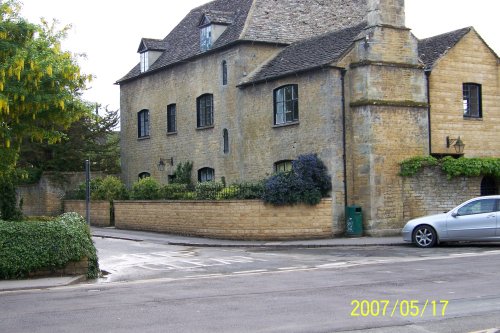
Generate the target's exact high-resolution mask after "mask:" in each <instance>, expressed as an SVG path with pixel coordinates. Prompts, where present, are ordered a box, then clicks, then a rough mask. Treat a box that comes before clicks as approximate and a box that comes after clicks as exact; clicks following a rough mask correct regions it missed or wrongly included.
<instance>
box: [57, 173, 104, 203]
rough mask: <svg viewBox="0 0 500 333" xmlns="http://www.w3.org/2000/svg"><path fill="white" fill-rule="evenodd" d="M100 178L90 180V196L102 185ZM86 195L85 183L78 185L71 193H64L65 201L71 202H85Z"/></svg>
mask: <svg viewBox="0 0 500 333" xmlns="http://www.w3.org/2000/svg"><path fill="white" fill-rule="evenodd" d="M102 181H103V180H102V178H92V179H91V180H90V196H92V193H94V192H96V191H97V190H98V189H99V187H100V186H101V184H102ZM85 195H86V184H85V182H83V183H80V184H78V187H77V188H76V189H75V190H74V191H71V192H68V193H66V196H65V198H66V199H69V200H71V199H73V200H85Z"/></svg>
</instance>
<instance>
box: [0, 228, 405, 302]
mask: <svg viewBox="0 0 500 333" xmlns="http://www.w3.org/2000/svg"><path fill="white" fill-rule="evenodd" d="M91 231H92V236H93V237H102V238H113V239H123V240H129V241H135V242H144V241H145V242H152V243H158V244H164V245H177V246H194V247H269V248H320V247H344V246H402V245H407V244H408V243H405V242H404V241H403V239H402V238H401V236H395V237H350V238H328V239H315V240H293V241H239V240H223V239H211V238H202V237H187V236H178V235H171V234H161V233H155V232H145V231H130V230H120V229H115V228H99V227H92V228H91ZM82 281H85V276H83V275H80V276H70V277H68V276H66V277H49V278H36V279H25V280H0V293H2V292H12V291H19V290H36V289H48V288H55V287H61V286H67V285H71V284H75V283H79V282H82Z"/></svg>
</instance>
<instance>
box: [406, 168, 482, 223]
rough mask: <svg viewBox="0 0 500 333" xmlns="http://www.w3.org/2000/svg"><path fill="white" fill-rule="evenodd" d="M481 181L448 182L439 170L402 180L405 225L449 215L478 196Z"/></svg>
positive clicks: (424, 171)
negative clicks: (416, 220) (463, 203)
mask: <svg viewBox="0 0 500 333" xmlns="http://www.w3.org/2000/svg"><path fill="white" fill-rule="evenodd" d="M481 180H482V178H481V177H472V178H468V177H457V178H452V179H448V178H447V175H446V174H445V173H444V172H442V171H441V170H440V169H439V168H425V169H424V170H422V171H421V172H420V173H418V174H417V175H415V176H413V177H408V178H403V208H404V209H403V211H404V220H405V222H406V221H408V220H409V219H412V218H416V217H420V216H424V215H429V214H439V213H443V212H445V211H449V210H450V209H452V208H453V207H455V206H457V205H458V204H460V203H462V202H464V201H466V200H469V199H472V198H474V197H477V196H479V195H480V194H481ZM403 224H404V223H403ZM401 227H403V225H401Z"/></svg>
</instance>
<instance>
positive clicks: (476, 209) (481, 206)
mask: <svg viewBox="0 0 500 333" xmlns="http://www.w3.org/2000/svg"><path fill="white" fill-rule="evenodd" d="M496 206H497V204H496V200H495V199H485V200H477V201H473V202H471V203H468V204H467V205H465V206H463V207H461V208H460V209H459V210H458V215H462V216H463V215H473V214H484V213H491V212H494V211H496Z"/></svg>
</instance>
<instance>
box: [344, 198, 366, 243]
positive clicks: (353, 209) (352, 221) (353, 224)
mask: <svg viewBox="0 0 500 333" xmlns="http://www.w3.org/2000/svg"><path fill="white" fill-rule="evenodd" d="M345 222H346V227H345V234H346V236H347V237H360V236H362V235H363V210H362V209H361V207H360V206H356V205H353V206H347V207H346V208H345Z"/></svg>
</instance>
